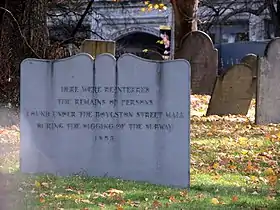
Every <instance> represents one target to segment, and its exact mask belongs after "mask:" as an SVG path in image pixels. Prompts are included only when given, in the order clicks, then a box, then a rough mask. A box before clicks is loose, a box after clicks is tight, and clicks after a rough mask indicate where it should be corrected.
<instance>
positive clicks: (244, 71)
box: [206, 64, 253, 116]
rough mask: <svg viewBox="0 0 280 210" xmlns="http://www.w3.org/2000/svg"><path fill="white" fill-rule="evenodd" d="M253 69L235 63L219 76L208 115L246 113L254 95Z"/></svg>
mask: <svg viewBox="0 0 280 210" xmlns="http://www.w3.org/2000/svg"><path fill="white" fill-rule="evenodd" d="M252 83H253V76H252V70H251V68H250V66H249V65H247V64H235V65H233V66H232V67H230V68H229V69H228V70H227V71H226V72H225V73H224V74H223V75H221V76H220V77H217V79H216V83H215V86H214V90H213V93H212V96H211V99H210V102H209V105H208V109H207V113H206V115H207V116H209V115H220V116H223V115H229V114H232V115H238V114H241V115H246V114H247V112H248V109H249V107H250V103H251V100H252V97H253V86H252Z"/></svg>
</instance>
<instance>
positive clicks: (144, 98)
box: [20, 54, 190, 187]
mask: <svg viewBox="0 0 280 210" xmlns="http://www.w3.org/2000/svg"><path fill="white" fill-rule="evenodd" d="M174 81H176V82H174ZM174 93H176V94H174ZM189 110H190V65H189V64H188V62H187V61H185V60H175V61H162V62H156V61H148V60H145V59H141V58H138V57H136V56H133V55H129V54H125V55H123V56H121V57H120V58H119V59H118V61H116V60H115V58H114V57H113V56H112V55H109V54H102V55H100V56H97V58H96V59H95V60H93V58H92V57H91V56H90V55H88V54H78V55H76V56H73V57H70V58H68V59H64V60H56V61H53V60H36V59H26V60H24V61H23V62H22V64H21V155H20V156H21V171H22V172H26V173H52V174H58V175H71V174H72V173H79V172H81V171H84V172H86V173H87V174H88V175H91V176H101V177H103V176H108V177H119V178H122V179H128V180H140V181H148V182H151V183H155V184H164V185H171V186H179V187H188V186H189V178H190V174H189V173H190V169H189V167H190V165H189V161H190V159H189V158H190V157H189V156H190V154H189V132H190V130H189V126H190V124H189V123H190V114H189Z"/></svg>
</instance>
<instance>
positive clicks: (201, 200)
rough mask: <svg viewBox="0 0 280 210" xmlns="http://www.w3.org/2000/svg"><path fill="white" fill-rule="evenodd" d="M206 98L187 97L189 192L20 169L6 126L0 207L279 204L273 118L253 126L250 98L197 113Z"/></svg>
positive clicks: (279, 136) (279, 146) (1, 133)
mask: <svg viewBox="0 0 280 210" xmlns="http://www.w3.org/2000/svg"><path fill="white" fill-rule="evenodd" d="M208 100H209V97H206V96H192V107H191V114H192V117H191V190H190V191H186V190H185V189H172V188H168V187H162V186H156V185H151V184H147V183H139V182H132V181H123V180H116V179H108V178H91V177H86V176H83V175H81V176H73V177H64V178H61V177H55V176H34V177H31V176H27V175H23V174H20V173H19V172H17V171H18V165H19V161H18V154H19V152H18V143H19V130H18V129H17V127H16V126H13V127H11V128H6V129H2V130H0V143H1V144H2V145H3V146H2V147H4V151H5V152H2V153H3V154H2V155H1V156H0V167H1V168H0V170H2V172H3V175H2V179H1V177H0V209H2V208H3V205H6V207H5V208H3V209H5V210H6V209H7V210H9V209H12V210H14V209H32V210H33V209H83V210H86V209H102V208H104V209H117V210H121V209H280V184H279V177H280V176H279V175H280V168H279V164H280V125H269V126H256V125H254V124H253V123H252V117H253V115H254V109H253V107H254V104H253V103H252V106H251V109H250V111H249V114H248V116H227V117H222V118H221V117H218V116H210V117H203V116H202V115H203V114H205V112H206V108H207V102H208ZM0 154H1V151H0ZM1 180H2V181H1ZM1 205H2V206H1ZM1 207H2V208H1Z"/></svg>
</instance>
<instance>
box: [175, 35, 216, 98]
mask: <svg viewBox="0 0 280 210" xmlns="http://www.w3.org/2000/svg"><path fill="white" fill-rule="evenodd" d="M175 58H183V59H186V60H188V61H189V62H190V64H191V90H192V93H194V94H211V93H212V91H213V88H214V84H215V80H216V76H217V75H218V51H217V49H215V47H214V45H213V42H212V40H211V38H210V37H209V36H208V35H207V34H206V33H205V32H203V31H193V32H190V33H188V34H186V35H185V37H183V39H182V41H181V44H180V48H179V50H178V51H177V52H176V53H175Z"/></svg>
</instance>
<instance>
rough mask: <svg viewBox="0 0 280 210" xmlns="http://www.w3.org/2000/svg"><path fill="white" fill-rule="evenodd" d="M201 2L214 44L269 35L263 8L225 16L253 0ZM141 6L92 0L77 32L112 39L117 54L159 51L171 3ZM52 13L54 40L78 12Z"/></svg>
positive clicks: (60, 37)
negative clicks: (159, 6) (153, 7)
mask: <svg viewBox="0 0 280 210" xmlns="http://www.w3.org/2000/svg"><path fill="white" fill-rule="evenodd" d="M167 2H169V1H167ZM202 2H203V0H202ZM205 2H208V5H207V4H206V3H201V5H200V7H199V11H198V19H199V23H200V24H199V29H200V30H203V31H205V32H206V33H208V34H209V36H210V37H211V38H212V40H213V42H214V43H215V44H220V43H233V42H239V41H249V40H252V41H256V40H264V39H268V38H271V37H273V32H272V25H271V22H270V21H268V15H267V13H266V12H264V14H263V15H261V16H254V15H251V14H248V13H238V12H236V14H235V15H232V16H229V17H228V18H225V17H226V16H227V15H229V13H230V12H232V11H236V10H240V8H244V5H245V6H248V7H251V5H255V7H256V8H257V7H258V4H257V3H254V2H256V1H252V2H253V3H252V2H248V1H244V0H243V1H239V0H237V1H234V2H233V1H231V0H229V1H225V0H207V1H205ZM209 2H210V5H209ZM85 3H87V1H85ZM85 7H86V4H85V5H84V6H83V7H81V9H80V10H81V11H83V10H84V9H85ZM143 7H145V5H144V3H143V1H138V0H137V1H136V0H135V1H131V0H130V1H120V2H116V1H110V0H99V1H98V0H96V1H95V2H94V3H93V6H92V8H91V11H90V15H87V16H86V18H85V21H84V22H83V25H82V27H81V28H80V29H79V33H78V35H79V37H80V38H81V39H85V38H91V39H103V40H113V41H116V43H117V56H118V55H120V54H123V53H127V52H128V53H134V54H137V55H139V56H142V55H143V50H144V49H151V50H153V51H156V52H159V53H161V54H162V47H164V46H159V45H158V41H159V40H162V37H161V35H160V30H161V29H160V27H161V26H166V27H170V28H171V27H172V16H173V15H172V7H171V5H167V7H166V8H164V9H163V10H161V11H159V10H151V11H149V10H145V11H143V9H142V8H143ZM81 11H80V13H81ZM53 14H55V15H53V16H51V17H50V18H49V21H48V23H49V28H50V35H51V37H52V38H53V39H54V40H63V39H65V38H67V37H69V34H70V33H71V30H73V27H75V25H76V23H77V21H78V19H79V16H77V15H75V11H72V12H70V13H69V12H68V13H67V18H66V17H65V16H64V17H62V16H61V15H58V14H59V11H58V9H57V8H54V9H53ZM61 17H62V18H61ZM62 20H63V21H62ZM62 22H63V23H62ZM170 41H171V40H170Z"/></svg>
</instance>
